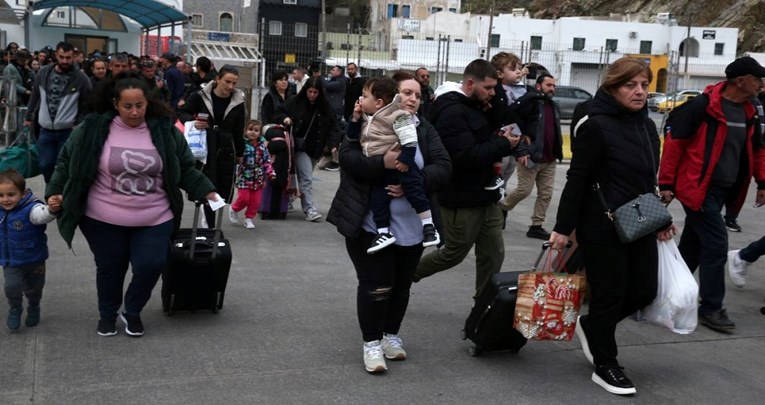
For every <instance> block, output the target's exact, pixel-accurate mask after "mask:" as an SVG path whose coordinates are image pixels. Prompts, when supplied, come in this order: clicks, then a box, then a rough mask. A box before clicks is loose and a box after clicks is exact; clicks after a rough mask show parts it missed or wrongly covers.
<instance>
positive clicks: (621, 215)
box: [594, 183, 672, 243]
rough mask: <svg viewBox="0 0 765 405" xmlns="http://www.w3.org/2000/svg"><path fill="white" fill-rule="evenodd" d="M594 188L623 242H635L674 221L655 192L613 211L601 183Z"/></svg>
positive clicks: (643, 195)
mask: <svg viewBox="0 0 765 405" xmlns="http://www.w3.org/2000/svg"><path fill="white" fill-rule="evenodd" d="M594 188H595V191H596V192H597V193H598V196H599V197H600V202H601V204H603V209H605V211H606V215H607V216H608V218H609V219H610V220H611V221H612V222H613V223H614V227H615V228H616V235H617V236H618V237H619V240H620V241H621V242H622V243H630V242H634V241H636V240H638V239H640V238H642V237H643V236H646V235H648V234H649V233H652V232H656V231H658V230H660V229H662V228H665V227H667V226H669V224H671V223H672V215H671V214H670V213H669V211H667V208H666V207H665V206H664V204H662V202H661V200H660V199H659V196H658V195H656V194H655V193H645V194H641V195H639V196H638V197H637V198H635V199H633V200H630V201H629V202H627V203H626V204H624V205H622V206H621V207H619V208H617V209H616V211H613V212H611V210H610V209H608V205H607V204H606V199H605V197H603V192H602V191H601V190H600V185H599V184H597V183H596V184H595V186H594Z"/></svg>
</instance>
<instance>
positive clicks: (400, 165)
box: [396, 160, 409, 173]
mask: <svg viewBox="0 0 765 405" xmlns="http://www.w3.org/2000/svg"><path fill="white" fill-rule="evenodd" d="M396 170H398V171H400V172H401V173H406V172H408V171H409V165H407V164H406V163H401V162H399V161H398V160H397V161H396Z"/></svg>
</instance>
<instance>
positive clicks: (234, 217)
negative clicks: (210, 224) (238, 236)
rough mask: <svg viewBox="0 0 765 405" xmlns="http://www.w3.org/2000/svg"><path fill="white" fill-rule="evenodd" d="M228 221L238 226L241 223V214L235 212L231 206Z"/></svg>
mask: <svg viewBox="0 0 765 405" xmlns="http://www.w3.org/2000/svg"><path fill="white" fill-rule="evenodd" d="M228 220H229V222H231V224H232V225H236V224H238V223H239V213H238V212H236V211H234V209H233V208H231V206H230V205H229V206H228Z"/></svg>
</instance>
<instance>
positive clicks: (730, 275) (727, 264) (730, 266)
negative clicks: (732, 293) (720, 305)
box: [726, 250, 746, 288]
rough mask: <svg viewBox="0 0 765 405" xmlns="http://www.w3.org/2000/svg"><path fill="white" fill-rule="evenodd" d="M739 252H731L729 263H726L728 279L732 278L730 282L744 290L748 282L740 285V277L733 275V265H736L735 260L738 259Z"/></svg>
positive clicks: (729, 253)
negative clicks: (738, 280) (738, 279)
mask: <svg viewBox="0 0 765 405" xmlns="http://www.w3.org/2000/svg"><path fill="white" fill-rule="evenodd" d="M738 252H739V251H738V250H731V251H730V252H728V263H726V267H727V268H728V277H730V281H731V282H732V283H733V285H735V286H736V287H738V288H744V286H745V285H746V280H744V281H743V282H741V283H738V282H737V281H736V279H737V278H738V275H734V274H733V266H732V265H731V264H732V263H734V260H735V259H736V255H737V254H738Z"/></svg>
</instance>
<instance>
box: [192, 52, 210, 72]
mask: <svg viewBox="0 0 765 405" xmlns="http://www.w3.org/2000/svg"><path fill="white" fill-rule="evenodd" d="M195 66H196V67H197V69H199V70H201V71H203V72H205V73H209V72H210V69H212V62H211V61H210V59H208V58H207V57H206V56H200V57H198V58H197V62H196V63H195Z"/></svg>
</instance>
